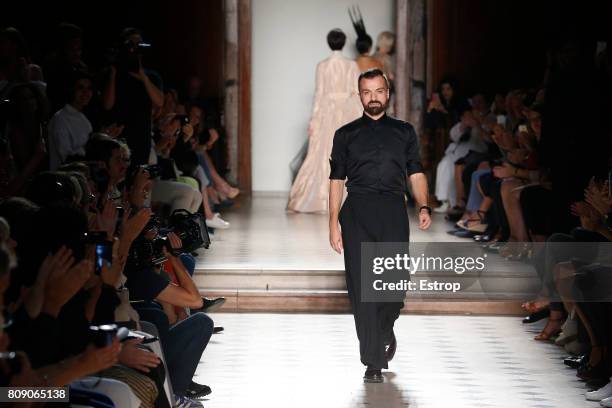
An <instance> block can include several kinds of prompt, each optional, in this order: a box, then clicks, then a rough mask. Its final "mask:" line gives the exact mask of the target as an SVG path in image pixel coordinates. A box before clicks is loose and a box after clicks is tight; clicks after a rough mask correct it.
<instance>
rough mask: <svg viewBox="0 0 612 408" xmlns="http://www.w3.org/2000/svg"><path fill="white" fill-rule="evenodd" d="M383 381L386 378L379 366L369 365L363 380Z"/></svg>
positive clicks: (369, 381)
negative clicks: (372, 366)
mask: <svg viewBox="0 0 612 408" xmlns="http://www.w3.org/2000/svg"><path fill="white" fill-rule="evenodd" d="M383 381H384V379H383V376H382V373H381V372H380V369H379V368H370V367H368V369H367V370H366V372H365V374H364V375H363V382H366V383H381V382H383Z"/></svg>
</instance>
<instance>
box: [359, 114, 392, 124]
mask: <svg viewBox="0 0 612 408" xmlns="http://www.w3.org/2000/svg"><path fill="white" fill-rule="evenodd" d="M387 118H388V116H387V113H386V112H385V113H383V115H382V116H381V117H380V118H378V119H377V120H374V119H372V118H371V117H369V116H368V115H366V113H365V112H364V113H363V116H362V119H363V122H364V123H365V124H367V125H370V126H377V125H380V124H381V123H383V122H385V121H386V120H387Z"/></svg>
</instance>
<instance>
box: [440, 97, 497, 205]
mask: <svg viewBox="0 0 612 408" xmlns="http://www.w3.org/2000/svg"><path fill="white" fill-rule="evenodd" d="M450 138H451V143H450V144H449V145H448V147H447V148H446V151H445V152H444V157H443V158H442V160H441V161H440V163H438V167H437V170H436V190H435V192H436V198H437V199H438V200H439V201H442V203H443V204H442V207H441V208H444V209H446V208H449V207H455V206H456V205H457V200H456V184H455V163H456V162H457V161H458V160H459V159H461V158H463V157H465V156H466V155H467V154H468V153H469V152H470V151H475V152H485V151H486V150H487V146H486V144H485V143H484V140H483V137H482V134H481V132H480V127H479V126H478V123H477V122H476V120H475V119H474V114H473V113H472V111H471V110H469V109H466V110H464V111H463V112H462V114H461V121H460V122H459V123H457V124H456V125H454V126H453V127H452V128H451V130H450ZM440 211H442V210H441V209H440V208H439V209H437V212H440Z"/></svg>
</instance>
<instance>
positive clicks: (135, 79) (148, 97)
mask: <svg viewBox="0 0 612 408" xmlns="http://www.w3.org/2000/svg"><path fill="white" fill-rule="evenodd" d="M149 46H150V45H149V44H146V43H143V41H142V35H141V33H140V31H138V30H137V29H135V28H126V29H125V30H123V32H122V33H121V45H120V47H119V50H118V51H117V56H116V61H114V63H113V64H112V65H111V66H110V68H109V74H108V79H107V82H106V86H105V87H104V90H103V92H102V104H103V106H104V108H105V109H106V110H108V111H111V116H113V118H114V120H115V121H116V122H117V123H118V124H119V125H123V126H124V128H123V133H122V136H123V137H124V138H125V139H126V141H127V144H128V146H129V147H130V149H131V150H132V154H133V157H132V159H133V162H134V163H135V164H146V163H147V161H148V157H149V151H150V147H151V139H150V137H149V135H150V134H151V112H152V108H153V107H156V108H161V107H162V106H163V103H164V95H163V93H162V91H161V89H162V81H161V78H160V77H159V75H157V74H156V73H154V72H153V71H150V70H147V69H145V68H144V67H143V65H142V59H143V50H144V49H146V48H147V47H149Z"/></svg>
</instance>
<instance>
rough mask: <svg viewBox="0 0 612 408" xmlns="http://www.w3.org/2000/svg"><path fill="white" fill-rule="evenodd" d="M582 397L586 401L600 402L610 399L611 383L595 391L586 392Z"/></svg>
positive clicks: (611, 393) (611, 394)
mask: <svg viewBox="0 0 612 408" xmlns="http://www.w3.org/2000/svg"><path fill="white" fill-rule="evenodd" d="M584 396H585V397H586V399H587V400H588V401H601V400H603V399H606V398H608V397H612V382H609V383H607V384H606V385H604V386H603V387H602V388H600V389H598V390H596V391H590V392H587V393H586V394H584Z"/></svg>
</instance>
